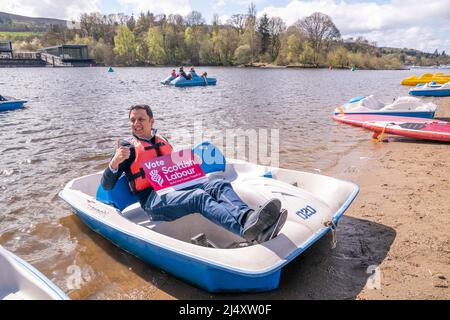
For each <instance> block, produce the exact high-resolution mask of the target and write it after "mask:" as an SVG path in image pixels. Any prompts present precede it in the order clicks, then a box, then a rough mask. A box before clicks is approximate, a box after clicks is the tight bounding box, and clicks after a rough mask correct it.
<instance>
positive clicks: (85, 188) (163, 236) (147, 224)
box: [59, 142, 359, 292]
mask: <svg viewBox="0 0 450 320" xmlns="http://www.w3.org/2000/svg"><path fill="white" fill-rule="evenodd" d="M193 151H194V153H195V154H196V155H197V156H199V158H200V159H202V162H201V167H202V169H203V171H204V172H205V174H206V175H207V177H208V179H210V180H212V179H227V180H228V181H230V182H231V184H232V185H233V188H234V190H235V191H236V192H237V194H238V195H239V196H240V197H241V198H242V200H244V201H245V202H246V203H247V204H248V205H249V206H250V207H251V208H252V209H256V208H258V207H259V206H261V205H263V204H264V203H265V202H267V201H268V199H271V198H278V199H279V200H280V201H281V203H282V207H283V208H285V209H286V210H287V211H288V217H287V221H286V223H285V224H284V226H283V227H282V229H281V231H280V233H279V234H278V236H276V237H275V238H273V239H271V240H269V241H266V242H264V243H260V244H251V243H247V242H246V241H245V239H244V238H241V237H239V236H238V235H236V234H233V233H231V232H229V231H228V230H225V229H224V228H222V227H219V226H217V225H216V224H214V223H212V222H211V221H209V220H207V219H206V218H204V217H203V216H202V215H201V214H199V213H195V214H191V215H187V216H184V217H182V218H180V219H177V220H175V221H170V222H168V221H154V220H152V219H151V217H150V216H149V215H148V214H147V213H146V212H145V211H144V210H143V209H142V208H141V206H140V205H139V203H137V198H136V197H135V196H134V195H133V194H132V193H131V191H130V188H129V186H128V183H127V181H126V178H125V176H122V177H121V178H120V179H119V181H118V183H117V184H116V186H115V187H114V188H113V189H112V190H104V189H103V188H102V187H101V185H100V180H101V177H102V172H98V173H93V174H89V175H86V176H83V177H78V178H75V179H74V180H72V181H70V182H69V183H68V184H67V185H66V186H65V187H64V189H63V190H62V191H61V192H60V193H59V196H60V197H61V198H62V199H64V200H65V201H66V202H67V203H68V204H69V205H70V206H71V207H72V208H73V210H74V212H75V213H76V214H77V215H78V216H79V217H80V219H81V220H82V221H83V222H84V223H86V224H87V225H88V226H89V227H90V228H92V229H93V230H94V231H96V232H98V233H99V234H101V235H102V236H104V237H105V238H107V239H109V240H110V241H111V242H113V243H114V244H115V245H117V246H118V247H120V248H122V249H123V250H126V251H128V252H130V253H132V254H133V255H135V256H137V257H139V258H140V259H142V260H144V261H146V262H148V263H150V264H152V265H153V266H156V267H158V268H161V269H163V270H165V271H167V272H169V273H171V274H172V275H174V276H176V277H178V278H181V279H184V280H185V281H187V282H189V283H192V284H194V285H196V286H198V287H201V288H203V289H205V290H207V291H210V292H218V291H240V292H242V291H268V290H273V289H275V288H277V287H278V285H279V281H280V276H281V270H282V268H283V267H284V266H286V265H287V264H288V263H290V262H291V261H293V260H294V259H295V258H296V257H297V256H299V255H300V254H301V253H302V252H304V251H305V250H306V249H307V248H308V247H310V246H311V245H313V244H314V243H315V242H316V241H317V240H319V239H320V238H321V237H323V236H324V235H325V234H326V233H327V232H328V231H331V230H333V232H334V230H335V228H336V224H337V222H338V220H339V219H340V218H341V216H342V215H343V214H344V212H345V211H346V210H347V208H348V207H349V206H350V204H351V202H352V201H353V199H354V198H355V197H356V195H357V193H358V191H359V187H358V186H357V185H355V184H353V183H351V182H348V181H343V180H338V179H335V178H332V177H327V176H323V175H319V174H313V173H308V172H301V171H294V170H287V169H281V168H275V167H268V166H262V165H257V164H253V163H249V162H246V161H242V160H234V159H225V157H224V156H223V154H222V153H221V152H220V150H219V149H217V148H216V147H214V146H213V145H212V144H210V143H208V142H204V143H202V144H200V145H199V146H197V147H196V148H194V150H193ZM211 160H212V161H211Z"/></svg>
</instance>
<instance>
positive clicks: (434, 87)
mask: <svg viewBox="0 0 450 320" xmlns="http://www.w3.org/2000/svg"><path fill="white" fill-rule="evenodd" d="M409 94H410V95H412V96H428V97H449V96H450V82H447V83H444V84H436V83H435V82H430V83H427V84H420V85H419V84H418V85H417V86H416V87H415V88H412V89H410V90H409Z"/></svg>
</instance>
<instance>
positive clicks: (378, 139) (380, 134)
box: [370, 123, 389, 142]
mask: <svg viewBox="0 0 450 320" xmlns="http://www.w3.org/2000/svg"><path fill="white" fill-rule="evenodd" d="M388 125H389V123H386V125H385V126H384V127H383V130H381V132H374V133H373V136H372V139H370V141H372V142H381V141H383V138H384V131H385V130H386V128H387V126H388Z"/></svg>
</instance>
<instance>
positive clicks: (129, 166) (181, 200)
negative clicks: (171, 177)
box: [101, 104, 287, 243]
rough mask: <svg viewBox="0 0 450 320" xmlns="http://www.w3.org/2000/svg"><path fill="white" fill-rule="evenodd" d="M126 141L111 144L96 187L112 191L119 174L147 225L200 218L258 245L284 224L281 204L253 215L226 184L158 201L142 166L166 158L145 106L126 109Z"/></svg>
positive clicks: (215, 183) (200, 186) (213, 183)
mask: <svg viewBox="0 0 450 320" xmlns="http://www.w3.org/2000/svg"><path fill="white" fill-rule="evenodd" d="M128 117H129V120H130V125H131V132H132V136H131V137H130V138H129V139H127V140H125V141H122V142H120V141H119V140H117V141H116V146H115V150H114V156H113V157H112V159H111V161H110V162H109V165H108V167H107V168H106V169H105V171H104V172H103V176H102V180H101V185H102V187H103V188H104V189H105V190H111V189H112V188H114V185H115V184H116V182H117V180H118V179H119V178H120V176H121V175H122V173H125V176H126V178H127V180H128V182H129V186H130V189H131V191H132V192H133V193H134V194H135V195H136V197H137V198H138V199H139V203H140V205H141V207H142V208H143V209H144V210H145V211H146V212H147V214H148V215H149V216H150V217H151V218H152V219H153V220H161V221H172V220H176V219H179V218H181V217H183V216H186V215H189V214H192V213H200V214H202V215H203V216H204V217H205V218H207V219H209V220H210V221H212V222H214V223H215V224H217V225H219V226H221V227H223V228H225V229H227V230H229V231H231V232H233V233H234V234H237V235H239V236H241V237H243V238H245V239H246V240H247V241H248V242H257V243H261V242H264V241H267V240H270V239H271V238H273V237H275V236H276V235H277V233H278V232H279V231H280V229H281V227H282V226H283V224H284V222H285V221H286V217H287V211H286V210H281V202H280V200H278V199H271V200H269V201H267V202H266V203H265V204H264V205H263V206H261V207H260V208H259V209H257V210H253V209H251V208H250V207H249V206H248V205H247V204H246V203H244V202H243V201H242V200H241V199H240V198H239V196H238V195H237V194H236V192H235V191H234V190H233V188H232V186H231V184H230V182H229V181H227V180H220V179H215V180H211V181H207V182H205V183H200V184H197V185H195V186H191V187H189V188H186V189H184V190H178V191H172V192H169V193H167V194H164V195H158V194H157V193H156V192H155V191H154V190H153V188H152V187H151V184H150V182H149V181H148V180H147V179H146V177H145V173H144V170H143V168H142V162H143V161H148V160H150V159H152V158H156V157H159V156H162V155H167V154H170V153H172V146H171V145H170V143H169V142H168V140H167V139H165V138H163V137H162V136H160V135H157V134H156V131H157V130H156V129H154V128H153V123H154V118H153V112H152V110H151V109H150V107H149V106H148V105H145V104H140V105H134V106H131V107H130V108H129V113H128Z"/></svg>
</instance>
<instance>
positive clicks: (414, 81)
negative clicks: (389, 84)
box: [402, 72, 450, 86]
mask: <svg viewBox="0 0 450 320" xmlns="http://www.w3.org/2000/svg"><path fill="white" fill-rule="evenodd" d="M431 81H434V82H436V84H443V83H447V82H450V74H444V73H442V72H438V73H435V74H431V73H424V74H422V75H421V76H420V77H416V76H411V77H408V78H405V79H403V80H402V84H403V85H405V86H415V85H418V84H419V83H428V82H431Z"/></svg>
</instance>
